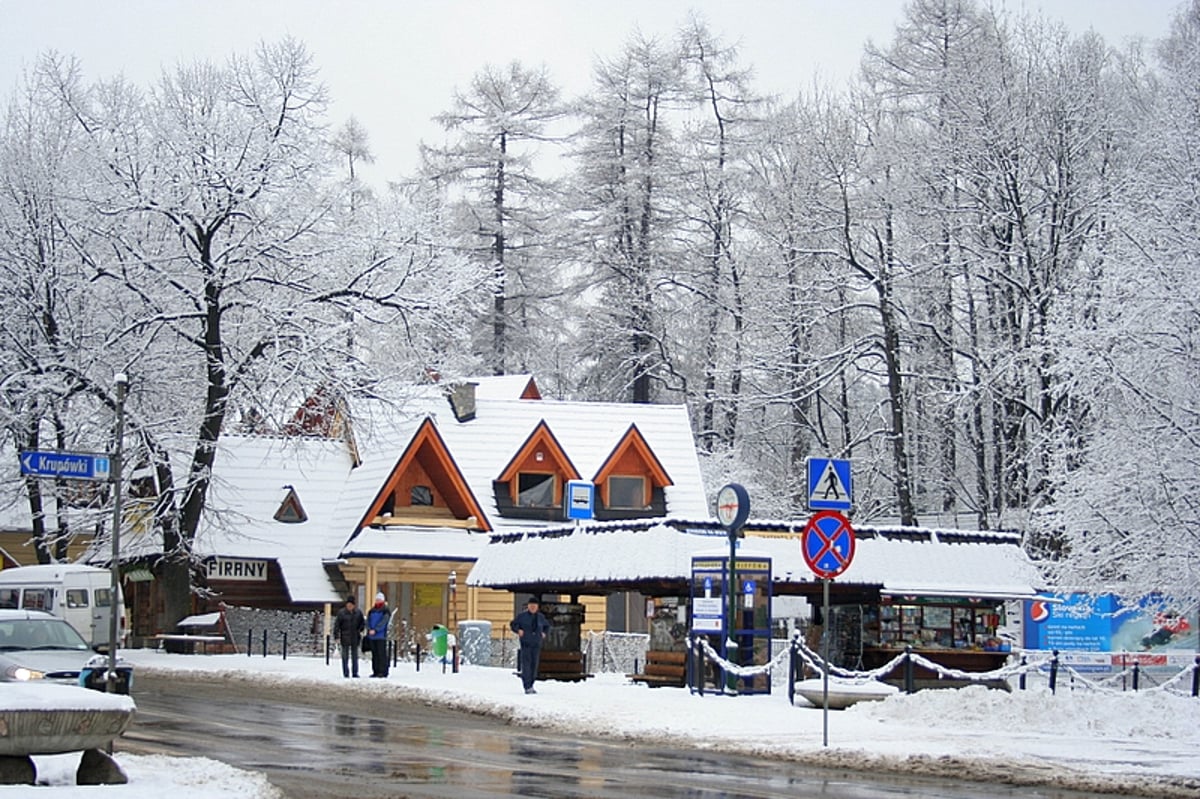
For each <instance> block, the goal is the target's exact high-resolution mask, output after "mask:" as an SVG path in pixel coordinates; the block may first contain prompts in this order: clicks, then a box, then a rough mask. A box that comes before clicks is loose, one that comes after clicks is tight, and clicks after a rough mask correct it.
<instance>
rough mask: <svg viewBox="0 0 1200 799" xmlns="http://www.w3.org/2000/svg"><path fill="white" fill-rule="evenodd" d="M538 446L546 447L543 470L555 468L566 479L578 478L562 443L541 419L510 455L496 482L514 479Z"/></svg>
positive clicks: (577, 472)
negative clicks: (518, 447)
mask: <svg viewBox="0 0 1200 799" xmlns="http://www.w3.org/2000/svg"><path fill="white" fill-rule="evenodd" d="M539 446H542V447H544V448H545V449H546V452H547V460H548V461H549V462H548V463H546V469H545V471H553V470H555V469H557V470H558V471H561V472H562V473H563V474H564V475H565V476H566V478H567V479H568V480H578V479H579V470H578V469H576V468H575V464H573V463H571V459H570V458H569V457H567V453H566V452H565V451H564V450H563V448H562V445H561V444H559V443H558V439H557V438H555V436H554V433H553V432H552V431H551V430H550V426H549V425H548V424H546V420H545V419H543V420H541V421H540V422H538V423H537V427H535V428H533V432H532V433H530V434H529V438H527V439H525V443H524V444H522V445H521V447H520V449H518V450H517V452H516V454H514V455H513V456H512V459H510V460H509V462H508V464H507V465H506V466H505V467H504V469H503V470H501V472H500V475H499V477H497V478H496V482H498V483H511V482H512V481H513V480H514V479H516V476H517V472H519V471H521V467H522V465H524V464H525V462H526V461H527V460H528V459H529V457H530V455H532V454H533V452H534V450H536V449H537V448H538V447H539Z"/></svg>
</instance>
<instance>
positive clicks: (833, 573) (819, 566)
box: [800, 510, 854, 580]
mask: <svg viewBox="0 0 1200 799" xmlns="http://www.w3.org/2000/svg"><path fill="white" fill-rule="evenodd" d="M800 551H801V554H803V555H804V562H805V563H807V564H808V568H810V569H812V571H813V574H815V575H817V576H818V577H820V578H821V579H823V580H832V579H833V578H834V577H837V576H838V575H839V574H841V573H842V572H844V571H846V569H848V568H850V561H852V560H854V528H852V527H851V526H850V520H849V519H847V518H846V517H845V516H843V515H842V514H840V513H838V512H837V511H833V510H823V511H820V512H819V513H814V514H813V515H812V518H810V519H809V520H808V524H806V525H804V534H803V536H802V537H801V539H800Z"/></svg>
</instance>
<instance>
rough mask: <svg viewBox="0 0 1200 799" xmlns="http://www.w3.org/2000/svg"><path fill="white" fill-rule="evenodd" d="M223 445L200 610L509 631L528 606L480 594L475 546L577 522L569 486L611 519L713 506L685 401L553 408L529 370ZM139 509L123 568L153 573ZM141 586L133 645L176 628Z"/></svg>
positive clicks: (207, 521)
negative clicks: (376, 612)
mask: <svg viewBox="0 0 1200 799" xmlns="http://www.w3.org/2000/svg"><path fill="white" fill-rule="evenodd" d="M329 413H336V414H338V415H339V417H342V416H343V415H344V418H339V419H338V421H337V424H333V425H330V424H327V423H325V422H327V421H328V420H325V421H322V419H321V417H322V416H327V415H328V414H329ZM217 446H218V450H217V455H216V459H215V463H214V467H213V475H212V485H211V488H210V494H209V501H208V503H207V507H206V509H205V511H204V516H203V518H202V520H201V524H200V527H199V529H198V531H197V534H196V540H195V543H194V547H193V554H194V556H195V557H196V558H197V559H198V560H199V561H200V563H201V564H202V575H201V576H202V582H203V589H204V591H203V592H202V593H201V595H200V596H199V597H198V600H197V605H196V607H195V608H194V609H195V610H196V611H197V612H204V611H209V610H214V609H216V607H218V606H219V604H220V603H227V604H231V605H247V606H252V607H264V608H279V609H315V608H320V607H325V608H327V609H328V608H332V607H336V605H337V604H339V603H340V602H341V601H342V600H344V598H345V596H346V595H347V593H348V592H349V593H353V594H355V595H356V596H357V597H358V600H359V602H360V603H367V600H368V599H369V598H370V597H373V596H374V594H375V593H376V592H377V591H380V592H383V593H384V594H385V596H386V597H387V599H388V602H389V604H390V605H391V607H392V608H394V609H397V610H398V611H399V618H400V620H402V621H404V622H405V623H406V624H408V625H409V626H410V627H411V628H412V629H415V630H418V631H423V630H428V629H429V628H430V627H432V626H433V625H434V624H452V623H453V622H454V621H456V620H462V619H485V620H491V621H493V623H494V624H495V625H496V627H497V631H498V632H499V629H502V628H501V627H500V625H501V624H503V623H506V622H507V620H508V619H510V618H511V617H512V615H513V609H514V597H513V596H512V594H510V593H509V592H507V591H498V590H492V589H488V588H484V587H474V586H468V577H469V575H470V572H471V570H472V569H473V568H474V565H475V561H476V559H477V557H478V555H479V552H480V550H481V549H482V548H483V547H484V545H485V544H486V543H487V541H488V538H489V536H490V535H492V534H494V533H504V532H508V531H513V530H529V529H531V528H538V527H544V526H548V525H555V524H561V523H563V521H564V519H565V518H566V512H565V506H564V501H563V500H564V490H565V487H566V484H567V481H569V480H582V481H588V482H590V483H592V484H593V485H594V486H595V493H596V508H597V510H596V514H597V517H598V518H601V519H632V518H656V517H662V518H665V517H667V516H671V515H673V516H679V515H689V516H704V515H706V513H707V511H706V508H705V494H704V489H703V486H702V483H701V478H700V467H699V461H698V458H697V456H696V451H695V447H694V445H693V442H692V432H691V426H690V422H689V419H688V415H687V411H686V409H685V408H684V407H682V406H662V405H633V404H622V403H593V402H560V401H552V400H543V399H541V396H540V393H539V391H538V389H537V385H536V383H535V382H534V381H533V379H532V378H531V377H529V376H528V375H525V376H517V377H495V378H487V377H485V378H478V379H472V380H471V381H470V382H467V383H463V384H459V385H456V386H453V387H445V386H441V385H436V384H435V385H427V386H407V387H404V388H401V389H397V393H396V394H395V395H394V396H393V397H391V398H389V401H387V402H382V401H361V402H356V403H355V404H354V405H353V407H352V408H350V409H347V408H345V407H342V406H340V405H339V406H338V407H336V408H335V407H334V406H333V405H332V404H330V403H327V402H325V401H323V400H320V399H318V400H317V401H314V402H310V403H306V407H305V409H302V412H300V413H298V415H297V417H296V418H295V419H293V420H292V424H290V425H289V428H288V430H286V431H284V433H280V434H259V435H239V434H230V433H227V434H225V435H223V436H222V437H221V438H220V440H219V442H218V445H217ZM131 515H133V514H131V513H127V514H126V518H127V525H128V526H129V527H130V528H131V529H128V530H127V531H126V533H125V534H124V536H123V541H122V558H123V560H127V561H130V562H143V563H145V562H152V560H153V558H154V556H155V555H156V554H157V553H158V552H160V551H161V542H160V541H159V540H158V539H157V537H156V533H155V532H154V531H152V530H150V529H148V528H147V527H146V526H144V525H138V524H136V523H131V519H130V517H131ZM132 521H133V522H136V520H132ZM97 544H98V545H97V546H96V548H95V550H94V552H95V556H96V557H97V558H98V559H101V560H103V559H104V558H105V554H106V552H107V549H106V546H107V545H106V544H105V543H104V542H103V541H101V542H97ZM129 590H130V591H131V592H132V594H133V595H134V596H133V602H132V603H131V604H132V605H133V606H134V607H135V615H134V619H133V629H134V633H135V635H138V636H145V635H151V634H153V633H156V632H160V631H164V630H166V629H170V627H171V625H172V623H173V621H172V620H167V619H162V618H158V616H157V615H156V613H157V610H156V608H157V607H158V603H157V601H156V598H155V597H154V590H155V588H154V586H153V585H148V584H139V585H135V586H129ZM520 599H522V600H523V597H522V598H520ZM618 599H619V598H618ZM610 601H611V600H610V598H609V597H605V596H599V597H594V598H591V599H590V600H589V606H588V608H587V615H588V623H589V626H592V627H595V628H597V629H603V628H604V627H605V625H606V614H607V605H608V604H609V603H610Z"/></svg>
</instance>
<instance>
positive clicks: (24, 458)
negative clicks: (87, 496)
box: [21, 451, 111, 481]
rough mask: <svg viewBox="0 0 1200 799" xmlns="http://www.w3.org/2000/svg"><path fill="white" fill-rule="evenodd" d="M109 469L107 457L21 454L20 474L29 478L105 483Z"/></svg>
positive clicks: (85, 453)
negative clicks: (59, 478) (53, 478)
mask: <svg viewBox="0 0 1200 799" xmlns="http://www.w3.org/2000/svg"><path fill="white" fill-rule="evenodd" d="M110 468H111V459H110V458H109V456H108V455H93V454H91V453H87V452H36V451H27V452H22V453H21V474H23V475H28V476H30V477H63V478H68V479H71V480H98V481H107V480H108V479H109V469H110Z"/></svg>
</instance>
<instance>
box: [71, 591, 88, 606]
mask: <svg viewBox="0 0 1200 799" xmlns="http://www.w3.org/2000/svg"><path fill="white" fill-rule="evenodd" d="M87 606H88V595H87V589H86V588H68V589H67V607H69V608H86V607H87Z"/></svg>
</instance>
